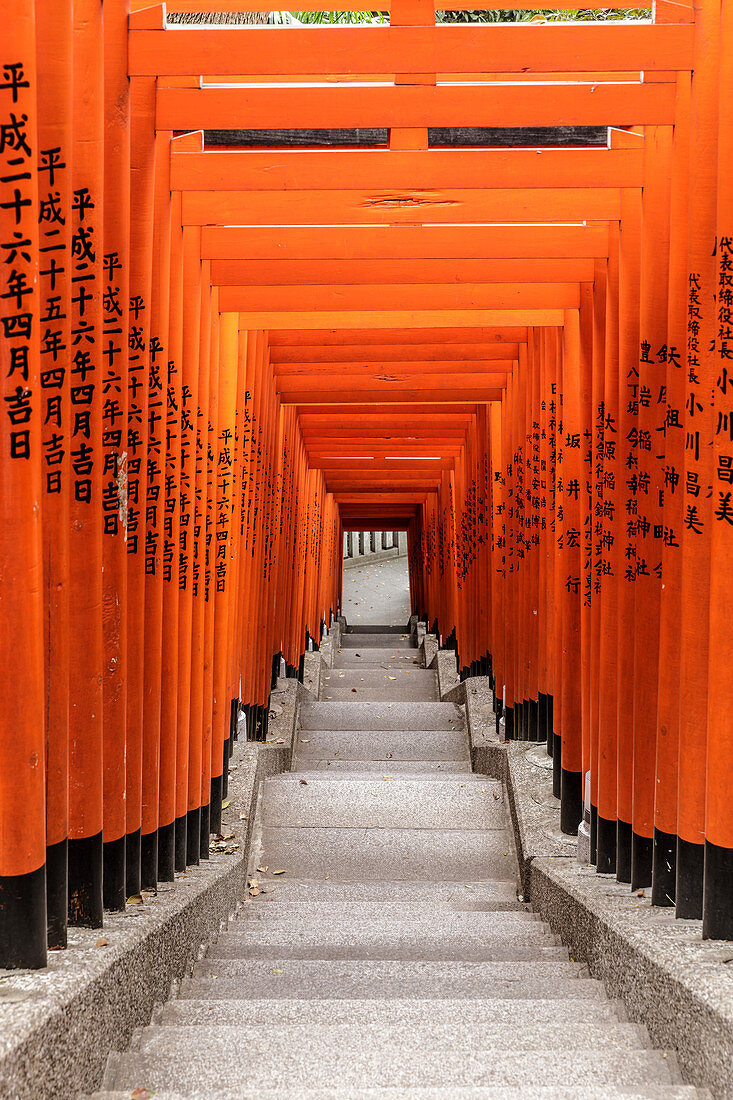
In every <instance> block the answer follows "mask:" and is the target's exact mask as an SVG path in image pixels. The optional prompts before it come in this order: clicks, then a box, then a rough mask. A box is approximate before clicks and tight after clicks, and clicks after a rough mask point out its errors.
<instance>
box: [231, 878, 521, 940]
mask: <svg viewBox="0 0 733 1100" xmlns="http://www.w3.org/2000/svg"><path fill="white" fill-rule="evenodd" d="M253 873H254V875H255V876H256V879H258V882H260V881H263V880H264V878H266V876H261V873H260V872H256V871H255V872H253ZM267 883H269V886H267V887H266V889H267V892H266V893H263V894H260V895H258V897H255V898H248V900H247V902H245V903H244V905H242V908H241V909H240V911H239V913H238V914H237V916H236V917H234V919H233V920H231V921H230V922H229V926H230V927H232V928H233V927H236V926H237V922H238V921H264V920H267V921H270V920H272V919H277V917H278V914H280V913H283V914H284V915H292V916H293V917H294V919H297V920H298V921H299V922H300V924H305V923H306V922H307V921H308V920H309V919H310V916H311V915H313V916H314V917H316V916H320V915H330V916H331V919H332V920H333V921H341V920H349V919H350V917H352V916H357V917H361V919H362V920H364V921H366V920H370V919H373V920H379V919H380V917H381V916H384V917H385V919H386V917H390V919H391V920H395V921H396V920H402V921H404V922H407V921H411V920H413V919H415V920H417V921H419V920H420V919H422V917H423V916H424V915H425V913H426V912H428V913H430V914H436V915H437V916H439V917H448V916H450V915H451V914H455V913H485V914H492V913H502V914H503V913H507V912H513V913H518V914H519V915H522V916H524V917H526V919H527V920H528V921H533V922H536V923H538V924H539V923H541V922H539V920H538V917H537V915H536V914H535V913H533V912H532V911H530V910H529V909H528V908H527V906H526V905H525V904H524V903H523V902H519V901H517V899H516V898H515V897H514V889H513V884H511V883H506V884H507V886H512V892H511V893H507V895H506V898H505V899H504V898H500V897H495V898H491V899H486V900H482V899H481V898H477V899H473V898H472V897H471V894H470V893H469V892H467V893H466V894H464V895H459V897H458V898H457V899H456V900H455V901H452V902H451V903H450V904H447V903H445V902H429V903H428V904H429V906H430V908H429V909H426V904H425V903H419V902H411V901H405V900H403V899H400V898H398V895H396V897H395V898H394V900H392V897H394V895H392V894H390V893H385V894H384V895H383V897H382V898H381V900H380V901H379V902H374V901H325V900H321V899H320V898H319V895H318V894H314V895H313V897H311V898H309V899H307V900H300V901H287V900H282V897H283V895H282V894H281V888H280V887H278V886H277V884H276V883H275V880H273V879H267ZM285 899H287V895H285Z"/></svg>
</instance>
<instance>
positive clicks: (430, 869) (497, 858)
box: [257, 825, 516, 882]
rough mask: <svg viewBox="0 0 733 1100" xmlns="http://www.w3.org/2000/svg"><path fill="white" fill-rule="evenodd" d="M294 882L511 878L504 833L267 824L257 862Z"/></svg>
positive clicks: (512, 868)
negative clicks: (329, 877)
mask: <svg viewBox="0 0 733 1100" xmlns="http://www.w3.org/2000/svg"><path fill="white" fill-rule="evenodd" d="M262 863H264V864H266V865H268V866H269V867H271V868H273V869H275V868H277V869H280V870H284V871H285V872H287V873H288V874H290V875H292V876H293V877H296V878H325V877H326V876H327V875H330V876H332V877H333V878H337V879H344V880H348V879H355V880H357V881H360V882H361V881H363V880H364V879H370V878H372V879H385V878H387V879H426V878H430V877H433V876H438V877H439V878H441V879H445V880H450V879H453V880H454V881H455V880H470V879H477V878H484V877H485V878H494V879H498V878H505V879H512V880H513V878H514V876H515V872H516V863H515V860H514V853H513V851H512V849H511V845H510V841H509V838H508V836H505V833H504V830H502V829H493V830H491V831H488V832H487V831H485V830H483V829H478V830H469V829H442V830H441V829H437V828H432V829H380V828H364V827H362V828H361V829H359V828H354V829H346V828H332V829H328V828H308V829H305V828H301V827H300V826H297V825H296V826H292V827H284V828H278V827H271V826H265V827H263V829H262V831H261V837H260V848H259V853H258V856H257V864H262Z"/></svg>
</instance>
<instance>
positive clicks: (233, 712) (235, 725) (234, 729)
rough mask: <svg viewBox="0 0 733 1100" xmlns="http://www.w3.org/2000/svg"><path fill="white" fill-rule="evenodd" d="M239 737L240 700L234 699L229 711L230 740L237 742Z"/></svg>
mask: <svg viewBox="0 0 733 1100" xmlns="http://www.w3.org/2000/svg"><path fill="white" fill-rule="evenodd" d="M238 736H239V699H232V701H231V703H230V710H229V739H230V741H231V740H233V741H236V740H237V737H238Z"/></svg>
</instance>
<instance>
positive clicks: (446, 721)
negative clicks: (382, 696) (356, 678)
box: [300, 702, 466, 731]
mask: <svg viewBox="0 0 733 1100" xmlns="http://www.w3.org/2000/svg"><path fill="white" fill-rule="evenodd" d="M300 729H301V730H322V731H325V730H344V731H349V730H373V729H382V730H465V729H466V720H465V716H464V713H463V709H462V708H461V707H458V706H456V705H455V703H419V702H418V703H399V702H383V703H381V704H378V705H375V704H374V703H365V702H362V703H336V702H333V703H327V702H316V703H304V704H303V706H302V707H301V708H300Z"/></svg>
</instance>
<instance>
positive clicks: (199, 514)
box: [0, 0, 733, 967]
mask: <svg viewBox="0 0 733 1100" xmlns="http://www.w3.org/2000/svg"><path fill="white" fill-rule="evenodd" d="M470 2H471V6H472V7H473V6H475V5H474V0H470ZM321 3H322V0H300V7H301V8H307V7H308V6H309V4H310V5H311V6H321ZM351 5H352V0H339V3H337V4H334V5H333V7H334V8H348V7H350V6H351ZM484 6H485V7H500V6H501V5H500V4H493V5H492V4H487V5H484ZM563 6H564V7H573V6H574V5H573V3H570V2H569V0H563ZM575 6H581V5H580V3H578V4H577V5H575ZM587 6H588V4H587V2H586V0H582V7H587ZM206 7H207V4H206V2H205V0H175V2H173V3H171V4H170V5H168V12H166V9H165V8H164V6H162V5H157V6H147V7H144V6H142V5H140V4H132V10H131V5H130V2H129V0H104V3H102V2H101V0H73V3H72V2H71V0H69V2H67V3H63V2H61V3H60V2H59V0H35V3H34V0H14V2H13V4H12V5H11V6H10V7H9V8H8V9H7V10H6V11H5V12H4V17H3V28H2V35H1V38H2V43H1V46H0V51H1V54H2V56H1V57H0V226H1V232H0V252H1V254H2V258H1V259H0V323H1V329H2V331H1V332H0V368H1V369H0V378H1V383H0V384H1V385H2V403H1V407H0V456H1V457H0V509H1V511H0V615H1V633H0V706H1V707H2V712H1V713H2V727H1V730H0V966H5V967H8V966H43V965H44V964H45V961H46V950H47V946H50V947H54V948H58V947H60V946H63V945H64V943H65V940H66V931H67V924H68V923H69V922H70V923H75V924H82V925H91V926H100V925H101V924H102V920H103V911H104V909H105V908H107V909H110V910H115V909H121V908H122V907H124V906H125V903H126V898H127V897H129V896H130V895H133V894H135V893H137V892H138V891H139V890H140V889H141V888H145V887H154V886H155V883H156V880H171V879H172V878H173V876H174V872H175V871H176V870H179V871H180V870H183V869H185V867H186V866H187V865H189V864H195V863H197V862H198V861H199V859H205V858H206V857H207V855H208V849H209V835H210V833H211V832H214V833H216V832H218V830H219V828H220V821H221V805H222V797H223V795H224V792H225V791H226V777H227V762H228V757H229V753H230V748H231V745H232V740H233V738H234V736H235V734H236V732H237V727H238V715H239V709H240V706H241V707H244V709H245V712H246V714H247V717H248V726H249V734H248V735H249V736H250V737H259V738H262V737H263V736H264V733H265V729H266V719H267V714H268V699H269V694H270V691H271V689H272V686H273V684H274V683H275V682H276V677H277V673H278V670H279V669H280V667H281V665H280V661H281V657H282V658H283V659H284V661H285V664H286V666H287V671H288V673H289V674H290V675H293V676H297V675H298V670H299V665H300V666H301V667H302V665H301V662H302V658H303V654H304V651H305V650H306V648H308V647H309V646H310V645H311V644H313V643H315V644H318V642H319V641H320V639H321V638H322V636H323V630H324V628H326V629H327V627H328V624H329V623H330V622H331V616H332V615H334V614H337V613H338V610H339V601H340V586H341V560H342V544H343V532H344V531H349V530H358V529H372V530H373V529H380V528H383V527H384V528H388V529H391V530H406V531H407V533H408V540H409V573H410V589H411V600H412V609H413V612H414V613H415V614H416V615H418V616H420V617H421V618H422V619H424V620H426V621H427V623H428V624H429V625H430V627H431V628H434V629H435V630H437V632H438V634H439V636H440V640H441V642H442V644H443V645H447V646H452V647H454V649H455V652H456V656H457V662H458V668H459V669H460V671H461V674H462V675H463V676H464V677H465V676H467V675H477V674H481V675H488V676H490V677H491V680H492V682H493V684H494V685H495V693H496V700H497V703H496V707H497V717H503V719H504V723H505V726H504V724H502V729H504V728H505V730H506V737H507V738H520V739H528V740H544V739H545V737H547V738H548V750H549V751H550V752H551V753H552V756H553V763H554V765H555V767H554V773H555V794H556V795H557V797H558V799H559V804H558V816H559V821H560V825H561V828H562V830H563V831H564V832H566V833H573V832H575V831H576V830H577V827H578V823H579V821H580V819H581V815H582V797H583V788H584V777H585V774H586V773H587V772H589V773H590V800H591V804H592V823H593V853H592V854H593V860H594V861H595V862H596V863H597V867H598V870H599V872H604V873H611V874H615V875H616V877H617V878H618V879H619V880H620V881H622V882H629V883H630V884H631V887H632V888H642V887H644V888H646V887H648V886H650V885H651V890H652V894H653V901H654V903H655V904H656V905H666V906H673V905H674V906H676V912H677V915H678V916H679V917H685V918H702V922H703V925H702V927H703V934H704V935H705V936H707V937H711V938H731V937H733V899H732V896H731V895H732V892H733V799H732V798H731V795H730V783H731V763H732V761H733V584H732V583H731V565H733V388H732V387H733V374H729V370H730V371H733V141H732V140H731V139H732V138H733V3H731V2H730V0H724V2H723V3H722V4H721V3H720V0H699V3H698V2H697V0H696V3H695V6H694V7H693V6H690V5H689V4H688V3H686V2H684V0H682V2H679V3H675V2H670V0H658V3H657V4H656V7H655V10H654V13H653V18H652V19H650V20H649V21H647V22H634V23H628V22H623V21H621V22H615V23H614V22H588V23H584V22H579V23H578V22H576V23H573V22H557V23H555V22H549V23H544V24H538V23H537V22H535V23H532V22H527V23H519V24H516V23H515V24H491V23H488V24H484V25H468V24H463V25H460V24H459V25H451V26H446V25H438V26H436V25H435V12H434V7H433V3H432V0H393V3H392V6H391V12H390V23H389V25H383V26H375V25H371V26H330V27H329V26H325V27H324V26H316V27H301V26H293V27H287V26H285V27H283V26H266V25H265V26H247V25H229V26H226V25H223V26H222V25H216V26H214V25H211V24H210V25H190V24H187V25H183V24H181V23H180V22H175V21H171V20H170V19H169V14H170V13H171V12H173V13H176V12H179V13H180V12H182V11H191V10H197V11H202V10H204V9H206ZM208 7H209V8H210V9H214V10H220V9H222V8H224V9H228V10H233V11H235V10H244V9H245V8H246V10H253V9H257V8H258V7H260V8H261V9H262V10H266V7H267V5H266V3H265V2H261V0H245V2H244V3H240V4H239V5H237V4H236V3H234V2H226V0H214V2H210V3H209V4H208ZM525 7H529V8H531V7H532V4H527V3H525ZM138 9H139V10H138ZM472 127H473V128H476V127H478V128H483V129H481V130H479V131H475V130H474V131H472V130H471V129H470V128H472ZM493 127H508V128H512V134H513V135H514V137H513V139H512V144H511V145H510V144H509V143H508V141H502V140H501V135H499V137H498V139H497V135H496V131H494V130H491V129H490V128H493ZM538 127H541V128H542V127H543V128H547V129H545V130H542V131H540V137H539V140H538V137H537V134H538V131H537V129H536V128H538ZM561 127H562V128H563V129H559V128H561ZM568 127H569V128H583V127H600V128H602V129H601V130H600V134H601V140H600V142H598V143H597V144H595V145H593V144H589V143H588V140H585V141H583V136H584V135H585V137H586V138H587V136H588V134H589V133H591V134H595V135H596V138H597V135H598V131H597V130H593V131H587V130H584V129H575V130H573V129H570V130H568ZM460 128H468V129H467V130H465V131H464V130H461V129H460ZM487 128H489V129H487ZM314 131H318V133H319V134H321V135H323V134H324V133H325V135H326V138H324V140H326V139H327V140H328V141H330V144H328V145H325V146H324V145H320V146H318V145H316V140H317V138H316V137H313V138H312V140H309V138H308V135H309V134H311V135H312V134H313V132H314ZM273 132H275V133H274V134H273ZM476 132H478V133H479V135H481V134H483V135H484V139H483V140H481V141H478V142H476V141H474V142H473V144H472V142H471V140H470V137H471V133H473V134H474V136H475V134H476ZM462 133H465V134H466V135H467V136H466V138H465V140H461V134H462ZM487 133H488V135H489V137H490V135H491V134H493V135H494V139H493V141H492V140H489V139H486V135H487ZM441 134H442V135H443V139H444V143H443V144H441ZM446 134H448V135H449V139H450V135H453V139H454V140H453V143H452V144H450V140H449V143H448V144H447V145H446V144H445V135H446ZM522 135H524V139H523V137H522ZM563 135H565V136H566V137H567V136H568V135H569V139H570V140H571V141H572V142H573V144H572V145H568V144H567V143H566V145H565V146H564V147H563V146H562V140H563ZM299 138H300V139H301V144H300V145H298V144H297V142H298V140H299ZM288 140H289V141H290V144H289V145H288V144H287V141H288ZM339 141H341V142H342V144H341V145H339V144H338V142H339ZM344 141H345V142H347V143H348V142H351V144H350V145H349V144H347V145H343V142H344ZM497 142H498V143H497ZM517 142H519V144H520V146H523V147H517ZM553 142H554V147H551V145H552V143H553ZM558 143H559V144H558Z"/></svg>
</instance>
